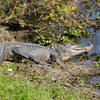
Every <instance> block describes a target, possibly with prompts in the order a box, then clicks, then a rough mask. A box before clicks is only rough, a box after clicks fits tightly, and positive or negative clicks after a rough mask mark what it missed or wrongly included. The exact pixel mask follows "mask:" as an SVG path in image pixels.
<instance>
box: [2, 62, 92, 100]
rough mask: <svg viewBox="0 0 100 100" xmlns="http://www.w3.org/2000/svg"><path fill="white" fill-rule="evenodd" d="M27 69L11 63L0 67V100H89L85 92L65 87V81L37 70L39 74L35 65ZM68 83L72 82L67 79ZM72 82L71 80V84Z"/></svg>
mask: <svg viewBox="0 0 100 100" xmlns="http://www.w3.org/2000/svg"><path fill="white" fill-rule="evenodd" d="M28 67H29V66H25V65H22V64H16V63H12V62H4V63H2V64H1V65H0V100H89V98H91V95H90V93H89V92H88V91H87V90H84V89H78V88H74V87H73V85H72V86H70V85H69V86H65V85H64V82H65V81H63V80H62V79H54V78H53V76H54V75H53V74H51V75H50V74H48V73H49V72H46V73H45V74H44V72H45V71H44V72H43V70H44V69H41V68H38V69H41V70H39V71H41V73H42V74H39V73H40V72H39V71H38V70H37V69H35V68H36V67H37V65H34V66H32V67H29V68H28ZM30 68H31V69H30ZM36 70H37V71H36ZM47 74H48V75H47ZM56 75H58V74H56ZM64 80H65V78H64ZM66 80H68V79H66ZM70 81H71V82H72V80H70V79H69V82H70ZM74 81H75V80H74V79H73V83H74ZM81 83H82V82H81ZM67 84H68V83H67Z"/></svg>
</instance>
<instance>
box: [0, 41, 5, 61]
mask: <svg viewBox="0 0 100 100" xmlns="http://www.w3.org/2000/svg"><path fill="white" fill-rule="evenodd" d="M5 46H6V45H5V44H4V43H0V62H2V61H3V60H4V58H5V53H6V52H5Z"/></svg>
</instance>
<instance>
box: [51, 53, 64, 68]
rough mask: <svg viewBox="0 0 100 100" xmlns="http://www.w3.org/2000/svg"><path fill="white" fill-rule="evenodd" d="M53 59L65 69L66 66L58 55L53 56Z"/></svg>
mask: <svg viewBox="0 0 100 100" xmlns="http://www.w3.org/2000/svg"><path fill="white" fill-rule="evenodd" d="M51 59H52V60H54V61H55V62H57V64H59V65H60V66H61V67H63V68H64V67H65V64H64V62H63V61H62V60H60V58H59V57H58V56H57V55H54V54H53V55H51Z"/></svg>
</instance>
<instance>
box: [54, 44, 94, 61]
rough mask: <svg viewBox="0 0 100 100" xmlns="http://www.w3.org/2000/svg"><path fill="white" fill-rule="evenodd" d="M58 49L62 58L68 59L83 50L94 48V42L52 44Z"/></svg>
mask: <svg viewBox="0 0 100 100" xmlns="http://www.w3.org/2000/svg"><path fill="white" fill-rule="evenodd" d="M52 47H53V49H55V50H56V52H57V53H58V55H59V56H60V57H61V59H62V60H67V59H69V58H71V57H73V56H76V55H79V54H81V53H83V52H87V51H90V50H92V48H93V45H92V44H86V45H81V44H80V45H79V44H74V43H65V44H55V45H54V46H52Z"/></svg>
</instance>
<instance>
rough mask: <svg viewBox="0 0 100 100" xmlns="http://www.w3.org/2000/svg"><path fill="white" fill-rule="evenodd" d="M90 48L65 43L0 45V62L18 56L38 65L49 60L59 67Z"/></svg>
mask: <svg viewBox="0 0 100 100" xmlns="http://www.w3.org/2000/svg"><path fill="white" fill-rule="evenodd" d="M92 48H93V45H92V44H89V45H87V46H82V45H76V44H73V43H65V44H52V45H50V46H41V45H38V44H32V43H22V42H15V43H0V62H2V61H4V59H5V58H7V57H10V56H16V55H18V56H21V57H23V58H27V59H30V60H32V61H34V62H35V63H37V64H40V65H49V64H48V63H47V62H46V61H48V60H49V59H51V60H52V61H55V62H57V63H58V64H59V65H61V66H64V62H63V61H64V60H67V59H69V58H71V57H73V56H75V55H78V54H80V53H83V52H87V51H89V50H91V49H92Z"/></svg>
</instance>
